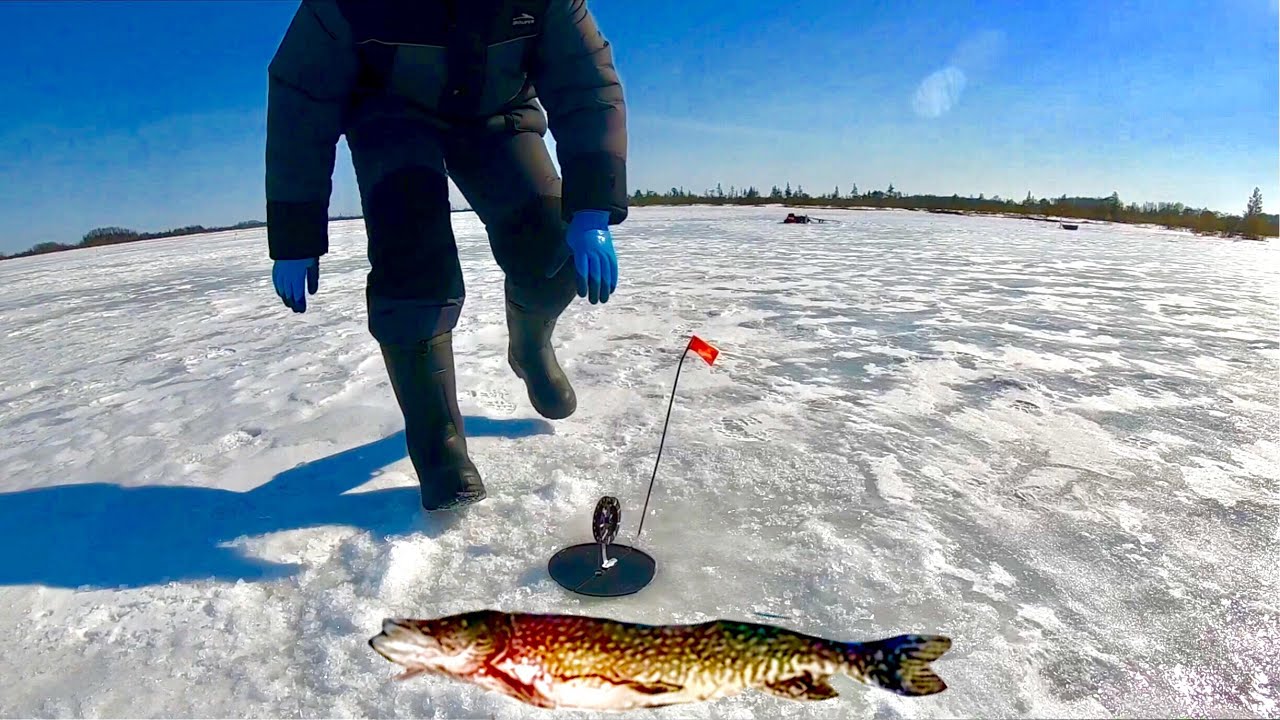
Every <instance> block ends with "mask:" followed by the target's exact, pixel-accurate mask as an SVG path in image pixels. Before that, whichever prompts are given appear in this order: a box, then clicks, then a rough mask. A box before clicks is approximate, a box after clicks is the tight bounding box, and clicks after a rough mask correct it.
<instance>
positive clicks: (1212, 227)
mask: <svg viewBox="0 0 1280 720" xmlns="http://www.w3.org/2000/svg"><path fill="white" fill-rule="evenodd" d="M772 203H781V204H784V205H788V206H796V207H806V206H810V207H836V208H853V207H866V208H900V209H904V210H933V211H942V212H955V213H984V214H988V213H989V214H1010V215H1023V216H1055V217H1064V218H1076V219H1080V220H1096V221H1111V222H1120V223H1134V224H1151V225H1163V226H1164V227H1167V228H1171V229H1184V230H1190V231H1192V232H1196V233H1201V234H1204V235H1216V236H1222V237H1231V236H1234V237H1245V238H1250V239H1255V240H1260V239H1262V238H1265V237H1277V236H1280V216H1277V215H1275V214H1265V213H1263V212H1262V192H1261V191H1260V190H1259V189H1258V188H1254V189H1253V194H1252V195H1251V196H1250V197H1249V199H1248V201H1247V202H1246V203H1245V211H1244V213H1242V214H1240V215H1229V214H1222V213H1217V212H1214V211H1212V210H1206V209H1202V208H1193V207H1188V206H1186V205H1183V204H1182V203H1151V202H1146V203H1141V204H1139V203H1128V204H1126V203H1123V202H1121V200H1120V196H1119V194H1117V193H1111V195H1109V196H1108V197H1100V198H1093V197H1067V196H1065V195H1064V196H1062V197H1058V198H1036V197H1034V196H1032V194H1031V193H1030V192H1028V193H1027V196H1026V198H1024V199H1023V200H1021V201H1017V200H1012V199H1002V198H1001V197H1000V196H999V195H996V196H993V197H990V198H988V197H986V196H984V195H979V196H978V197H976V198H975V197H962V196H960V195H951V196H945V195H904V194H903V193H902V192H901V191H900V190H898V189H896V188H895V187H894V186H893V185H892V184H891V185H889V187H888V189H886V190H873V191H870V192H859V191H858V186H857V185H854V186H853V187H852V188H851V189H850V190H849V191H848V192H847V193H841V192H840V188H839V187H837V188H835V189H834V190H833V191H832V192H830V193H827V194H824V195H810V194H809V193H807V192H805V190H804V188H803V187H802V186H800V185H797V186H796V188H795V189H794V190H792V189H791V184H790V183H787V184H786V185H785V186H784V187H782V188H779V187H777V186H776V185H775V186H774V187H773V188H772V189H771V190H770V192H769V193H768V194H767V195H766V194H764V193H761V192H760V190H758V189H757V188H755V187H753V186H748V187H746V188H739V187H730V188H729V189H728V191H726V190H724V189H723V187H721V186H720V185H716V187H715V189H709V190H704V191H702V192H701V193H694V192H689V191H687V190H685V189H684V188H671V189H670V190H668V191H667V192H665V193H657V192H654V191H652V190H648V191H641V190H636V191H635V193H634V194H633V195H632V196H631V204H632V205H634V206H645V205H768V204H772Z"/></svg>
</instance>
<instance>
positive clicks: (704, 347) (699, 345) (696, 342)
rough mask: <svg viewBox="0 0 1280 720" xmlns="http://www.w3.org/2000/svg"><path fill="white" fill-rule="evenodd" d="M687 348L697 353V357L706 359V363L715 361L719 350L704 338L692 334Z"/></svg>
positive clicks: (709, 363)
mask: <svg viewBox="0 0 1280 720" xmlns="http://www.w3.org/2000/svg"><path fill="white" fill-rule="evenodd" d="M689 349H690V350H692V351H694V352H696V353H698V357H700V358H702V359H703V360H706V361H707V364H708V365H714V364H715V363H716V357H717V356H718V355H720V351H719V350H717V349H715V348H714V347H712V346H711V344H710V343H708V342H707V341H706V340H703V339H702V338H700V337H698V336H697V335H694V336H693V337H692V338H690V339H689Z"/></svg>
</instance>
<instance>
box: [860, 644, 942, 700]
mask: <svg viewBox="0 0 1280 720" xmlns="http://www.w3.org/2000/svg"><path fill="white" fill-rule="evenodd" d="M950 649H951V638H948V637H944V636H942V635H898V636H897V637H891V638H885V639H883V640H873V641H871V642H864V643H849V644H848V645H847V646H846V649H845V657H846V662H848V664H849V665H850V666H851V669H852V670H855V671H857V674H858V675H860V676H861V677H862V680H863V681H864V682H866V683H867V684H869V685H874V686H876V687H879V688H883V689H885V690H888V691H890V692H894V693H897V694H899V695H913V696H914V695H933V694H935V693H940V692H942V691H943V690H946V689H947V684H946V683H945V682H943V680H942V678H940V677H938V675H937V674H936V673H934V672H933V668H931V667H929V663H930V662H932V661H934V660H937V659H938V658H940V657H942V654H943V653H945V652H946V651H948V650H950Z"/></svg>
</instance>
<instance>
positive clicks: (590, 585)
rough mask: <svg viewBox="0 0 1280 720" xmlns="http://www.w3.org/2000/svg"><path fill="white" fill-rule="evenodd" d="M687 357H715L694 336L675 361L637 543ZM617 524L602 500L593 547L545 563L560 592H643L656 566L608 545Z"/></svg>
mask: <svg viewBox="0 0 1280 720" xmlns="http://www.w3.org/2000/svg"><path fill="white" fill-rule="evenodd" d="M690 352H693V353H695V354H696V355H698V356H699V357H701V358H702V359H703V360H705V361H706V363H707V364H708V365H711V364H714V363H715V360H716V357H717V356H718V355H719V354H720V351H719V350H717V349H716V348H715V347H713V346H711V345H710V344H708V343H707V342H706V341H704V340H702V339H701V338H699V337H698V336H696V335H695V336H693V337H692V338H691V339H690V341H689V344H688V345H687V346H686V347H685V349H684V353H683V354H682V355H681V356H680V364H679V365H677V366H676V380H675V384H673V385H672V388H671V401H670V402H669V403H668V404H667V419H666V421H665V422H664V423H663V425H662V439H661V440H659V441H658V456H657V458H656V459H655V460H654V463H653V477H651V478H650V479H649V493H648V494H647V495H645V498H644V510H642V511H641V512H640V526H639V528H638V529H637V530H636V538H637V539H638V538H639V537H640V533H641V532H642V531H643V530H644V517H645V515H646V514H648V511H649V498H650V496H652V495H653V483H654V480H656V479H657V477H658V463H659V462H661V461H662V447H663V444H664V443H665V442H666V439H667V425H668V424H669V423H670V422H671V407H672V405H674V404H675V398H676V387H678V386H679V384H680V368H682V367H684V359H685V357H687V356H688V354H689V353H690ZM621 522H622V506H621V504H620V503H619V502H618V499H617V498H615V497H612V496H610V495H605V496H604V497H602V498H600V500H599V501H598V502H597V503H596V509H595V513H594V514H593V515H592V517H591V536H592V537H593V538H594V539H595V542H594V543H582V544H580V545H571V546H569V547H566V548H563V549H562V550H560V551H559V552H557V553H556V554H555V555H553V556H551V560H550V561H549V562H548V563H547V572H549V573H550V574H551V578H552V579H553V580H555V581H556V582H557V583H559V584H560V585H561V587H563V588H565V589H566V590H569V591H570V592H575V593H577V594H579V595H590V596H593V597H619V596H622V595H631V594H633V593H637V592H639V591H641V590H643V589H644V588H645V587H646V586H647V585H648V584H649V583H650V582H652V581H653V576H654V574H655V573H656V572H657V562H656V561H655V560H654V559H653V557H651V556H650V555H649V554H648V553H646V552H644V551H643V550H639V549H637V548H634V547H631V546H629V545H617V544H615V543H614V542H613V540H614V538H616V537H617V536H618V526H619V524H620V523H621Z"/></svg>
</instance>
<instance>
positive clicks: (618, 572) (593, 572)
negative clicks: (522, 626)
mask: <svg viewBox="0 0 1280 720" xmlns="http://www.w3.org/2000/svg"><path fill="white" fill-rule="evenodd" d="M621 520H622V506H621V505H620V504H619V503H618V499H617V498H615V497H611V496H609V495H605V496H604V497H602V498H600V501H599V502H597V503H596V511H595V513H594V514H593V515H592V518H591V535H592V537H594V538H595V542H594V543H582V544H580V545H571V546H569V547H567V548H564V549H563V550H561V551H560V552H558V553H556V554H555V555H553V556H552V557H551V561H550V562H549V563H548V564H547V572H549V573H551V577H552V579H554V580H555V581H556V582H558V583H560V585H561V586H562V587H564V588H565V589H566V590H569V591H571V592H575V593H578V594H579V595H590V596H593V597H619V596H621V595H631V594H633V593H636V592H639V591H640V590H643V589H644V587H645V586H646V585H648V584H649V583H650V582H651V581H652V580H653V576H654V574H655V572H656V571H657V562H656V561H655V560H654V559H653V558H652V557H651V556H650V555H649V554H648V553H646V552H645V551H643V550H639V549H637V548H633V547H630V546H628V545H615V544H614V543H613V540H614V538H616V537H617V536H618V525H619V523H620V522H621Z"/></svg>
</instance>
